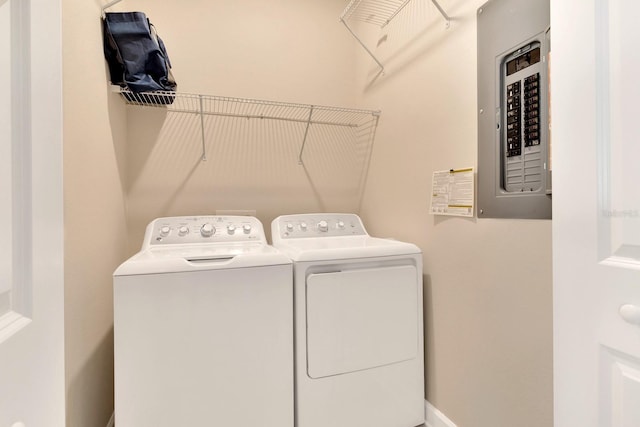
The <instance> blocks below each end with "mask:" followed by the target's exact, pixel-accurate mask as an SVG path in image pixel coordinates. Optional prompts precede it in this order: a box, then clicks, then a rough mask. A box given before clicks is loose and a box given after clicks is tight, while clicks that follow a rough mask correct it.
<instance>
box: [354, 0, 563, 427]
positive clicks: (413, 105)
mask: <svg viewBox="0 0 640 427" xmlns="http://www.w3.org/2000/svg"><path fill="white" fill-rule="evenodd" d="M482 3H483V1H482V0H475V1H473V2H465V1H453V0H451V1H442V5H443V6H444V7H445V8H446V10H447V12H448V13H449V14H450V15H451V16H452V17H453V18H454V20H453V22H452V23H451V28H450V29H448V30H447V29H445V26H444V23H443V22H444V21H443V20H442V18H441V17H440V16H439V15H438V14H437V11H436V10H435V8H434V7H433V6H432V5H431V3H430V2H428V1H424V2H412V3H410V5H409V6H408V8H407V10H406V12H407V13H406V14H404V13H403V14H402V15H399V16H398V17H397V18H396V20H394V21H393V22H392V24H391V25H390V26H388V27H387V29H386V30H385V31H383V32H382V33H377V32H373V33H368V34H367V37H370V39H369V40H372V43H373V44H374V45H375V44H376V43H377V41H378V40H385V41H383V42H382V43H381V44H380V46H379V48H378V51H377V53H378V54H379V55H380V59H381V61H382V62H383V64H384V65H385V66H386V73H385V75H383V76H380V77H378V78H374V77H375V67H374V66H373V62H372V61H371V60H370V59H369V58H368V57H367V55H366V53H364V52H360V53H358V58H359V60H360V68H359V69H360V71H359V76H360V78H361V79H362V81H361V82H360V83H359V87H360V88H362V98H361V102H362V104H363V105H376V106H378V107H380V108H381V109H382V118H381V121H380V127H379V131H378V135H377V138H376V142H375V146H374V152H373V157H372V163H371V166H370V174H369V178H368V185H367V188H366V192H365V197H364V203H363V208H362V212H361V214H362V216H363V219H364V221H365V224H367V225H368V227H369V231H370V232H372V233H375V234H378V235H382V236H393V237H395V238H398V239H402V240H409V241H411V242H414V243H416V244H418V245H419V246H420V247H421V248H422V250H423V251H424V267H425V309H426V313H425V314H426V319H425V322H426V324H425V330H426V340H425V341H426V347H427V348H426V360H427V362H426V365H427V373H426V389H427V398H428V400H429V401H430V402H431V403H432V404H434V405H435V406H436V407H437V408H438V409H439V410H440V411H442V412H443V413H444V414H445V415H447V416H448V417H449V418H450V419H451V420H452V421H454V422H455V423H456V424H457V425H458V427H495V426H518V427H529V426H530V427H542V426H546V427H550V426H552V424H553V418H552V417H553V412H552V404H553V396H552V315H551V312H552V301H551V222H550V221H533V220H530V221H528V220H491V219H475V218H474V219H462V218H453V217H434V216H431V215H429V214H428V209H429V195H430V191H431V181H432V180H431V176H432V173H433V171H436V170H447V169H450V168H462V167H467V166H474V167H475V166H476V155H477V148H476V141H477V138H476V124H477V122H476V102H477V101H476V88H477V84H476V20H475V18H476V17H475V13H476V9H477V8H478V7H479V6H480V5H481V4H482ZM365 34H366V33H365ZM385 36H386V37H385Z"/></svg>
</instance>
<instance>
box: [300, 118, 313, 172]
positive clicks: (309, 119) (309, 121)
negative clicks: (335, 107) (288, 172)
mask: <svg viewBox="0 0 640 427" xmlns="http://www.w3.org/2000/svg"><path fill="white" fill-rule="evenodd" d="M312 115H313V105H312V106H311V107H310V108H309V118H308V119H307V127H306V128H305V129H304V137H303V138H302V147H300V154H298V164H299V165H301V164H302V153H303V152H304V146H305V144H306V143H307V136H308V135H309V127H310V126H311V116H312Z"/></svg>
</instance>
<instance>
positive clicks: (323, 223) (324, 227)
mask: <svg viewBox="0 0 640 427" xmlns="http://www.w3.org/2000/svg"><path fill="white" fill-rule="evenodd" d="M318 231H322V232H326V231H329V223H327V221H325V220H322V221H320V222H319V223H318Z"/></svg>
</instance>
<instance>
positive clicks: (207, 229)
mask: <svg viewBox="0 0 640 427" xmlns="http://www.w3.org/2000/svg"><path fill="white" fill-rule="evenodd" d="M215 232H216V228H215V227H214V226H213V225H211V224H209V223H206V224H205V225H203V226H202V227H201V228H200V234H201V235H202V237H211V236H213V235H214V233H215Z"/></svg>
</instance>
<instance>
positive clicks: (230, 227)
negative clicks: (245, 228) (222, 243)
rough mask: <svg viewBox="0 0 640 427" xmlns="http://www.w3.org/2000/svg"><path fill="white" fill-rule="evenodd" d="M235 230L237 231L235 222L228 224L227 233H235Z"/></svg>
mask: <svg viewBox="0 0 640 427" xmlns="http://www.w3.org/2000/svg"><path fill="white" fill-rule="evenodd" d="M235 232H236V226H235V225H233V224H229V225H228V226H227V233H229V234H233V233H235Z"/></svg>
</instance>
